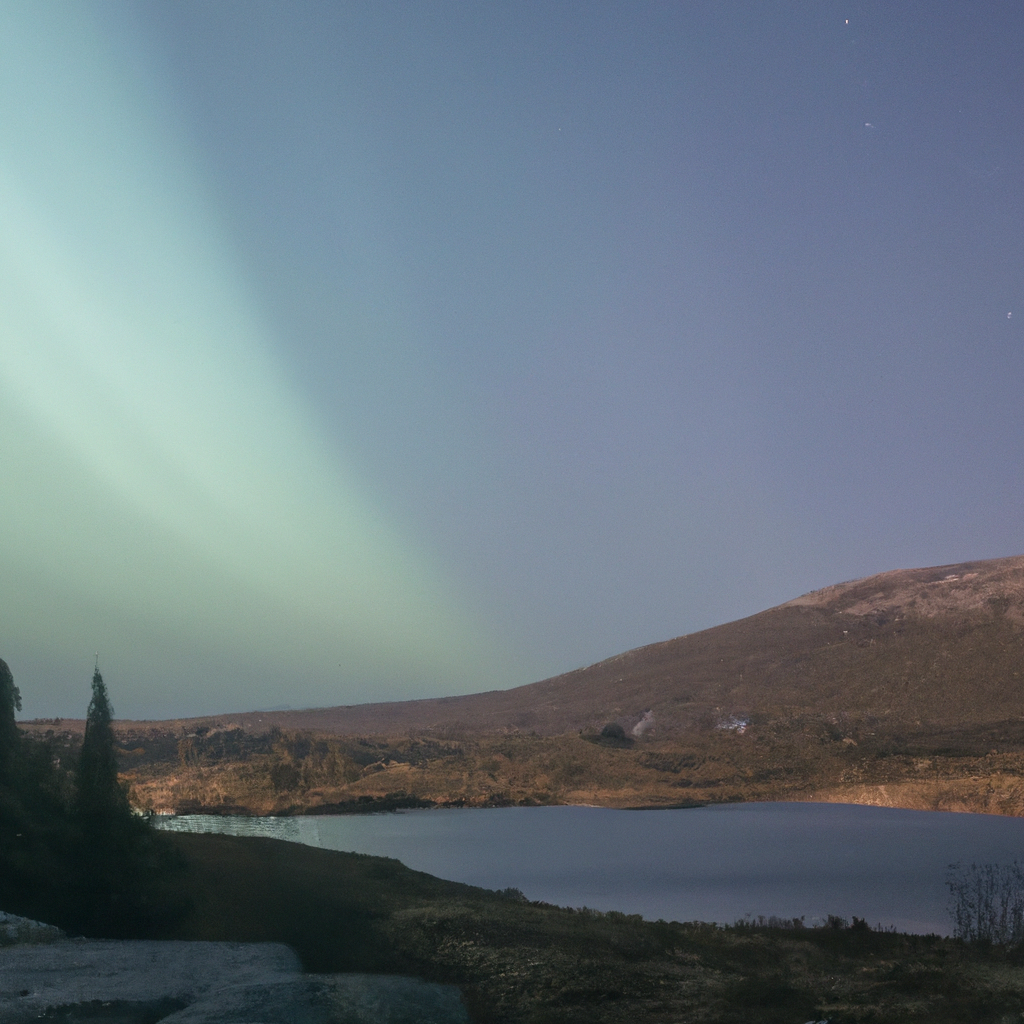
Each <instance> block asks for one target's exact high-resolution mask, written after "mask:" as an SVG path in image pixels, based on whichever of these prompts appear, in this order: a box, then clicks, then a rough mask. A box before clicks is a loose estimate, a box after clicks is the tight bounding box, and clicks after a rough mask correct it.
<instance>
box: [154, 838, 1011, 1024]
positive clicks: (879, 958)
mask: <svg viewBox="0 0 1024 1024" xmlns="http://www.w3.org/2000/svg"><path fill="white" fill-rule="evenodd" d="M173 841H174V842H175V844H176V845H177V848H178V849H179V850H180V851H181V853H182V855H183V856H184V857H185V858H186V859H187V861H188V863H189V865H190V867H189V871H188V873H187V875H185V877H184V879H183V883H182V884H183V885H184V886H185V887H186V890H187V894H188V896H189V902H190V905H191V907H192V910H191V912H190V913H189V914H188V916H187V917H185V918H184V919H182V920H181V921H180V922H179V923H178V924H177V925H175V927H174V928H173V929H169V930H168V931H167V933H166V934H167V935H168V936H170V937H175V938H192V939H233V940H243V941H249V940H261V941H265V940H274V941H281V942H287V943H288V944H289V945H291V946H293V947H294V948H295V949H296V951H297V952H298V953H299V956H300V957H301V959H302V962H303V964H304V966H305V968H306V969H307V970H310V971H316V972H328V971H374V972H399V973H410V974H415V975H418V976H420V977H424V978H427V979H430V980H434V981H443V982H450V983H454V984H457V985H459V986H460V987H461V989H462V991H463V994H464V999H465V1001H466V1004H467V1006H468V1007H469V1009H470V1012H471V1014H472V1016H473V1018H474V1020H476V1021H478V1022H480V1024H547V1022H552V1024H553V1022H559V1024H574V1022H579V1024H584V1022H586V1024H591V1022H594V1021H602V1022H609V1024H611V1022H620V1021H621V1022H627V1021H629V1022H632V1021H637V1020H644V1021H652V1022H658V1021H665V1022H668V1021H679V1020H686V1021H692V1022H695V1024H696V1022H708V1024H710V1022H719V1024H733V1022H735V1024H741V1022H742V1024H759V1022H765V1024H767V1022H776V1021H780V1022H781V1021H786V1022H790V1024H791V1022H794V1021H796V1022H803V1021H807V1020H825V1019H827V1020H829V1021H831V1022H833V1024H845V1022H850V1024H852V1022H861V1021H863V1022H867V1021H878V1022H881V1021H886V1022H889V1021H899V1022H915V1021H921V1022H925V1021H927V1022H929V1024H944V1022H950V1024H953V1022H957V1024H962V1022H963V1021H972V1022H975V1024H988V1022H992V1024H995V1022H998V1021H1004V1020H1009V1019H1013V1020H1016V1019H1019V1015H1020V1014H1021V1013H1024V956H1022V955H1021V954H1020V953H1019V952H1018V951H1015V950H1008V949H1006V948H1003V947H997V946H992V945H984V944H977V943H974V944H968V943H964V942H961V941H958V940H955V939H943V938H938V937H936V936H912V935H900V934H895V933H893V932H884V931H872V930H870V929H869V928H867V927H866V926H865V924H864V922H863V921H858V920H856V919H855V920H854V921H853V922H852V923H849V922H847V921H844V920H842V919H840V918H838V917H833V918H830V919H829V921H828V923H827V924H826V925H825V926H824V927H821V928H806V927H804V926H803V922H802V921H779V920H774V919H771V920H764V919H762V920H757V921H747V922H743V923H740V924H737V925H735V926H732V927H726V928H722V927H716V926H714V925H708V924H701V923H690V924H680V923H675V922H671V923H670V922H665V921H658V922H651V921H644V920H642V919H641V918H640V917H639V916H631V915H625V914H619V913H607V914H604V913H598V912H596V911H592V910H587V909H567V908H558V907H552V906H548V905H545V904H540V903H530V902H527V901H526V900H525V898H524V897H523V896H522V894H520V893H518V892H516V891H515V890H507V891H505V892H490V891H488V890H484V889H478V888H474V887H472V886H467V885H460V884H458V883H454V882H446V881H442V880H441V879H437V878H433V877H431V876H429V875H424V874H421V873H419V872H414V871H410V870H409V869H407V868H405V867H403V866H402V865H401V864H400V863H398V862H397V861H394V860H386V859H383V858H379V857H367V856H362V855H358V854H347V853H337V852H333V851H328V850H318V849H313V848H309V847H304V846H300V845H298V844H293V843H285V842H282V841H279V840H272V839H249V838H246V839H242V838H238V837H233V836H216V835H189V834H183V833H176V834H173Z"/></svg>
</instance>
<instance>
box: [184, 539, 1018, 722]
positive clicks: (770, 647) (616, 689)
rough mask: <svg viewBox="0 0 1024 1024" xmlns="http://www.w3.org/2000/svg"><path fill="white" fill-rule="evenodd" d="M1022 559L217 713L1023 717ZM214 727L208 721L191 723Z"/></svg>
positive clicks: (461, 717)
mask: <svg viewBox="0 0 1024 1024" xmlns="http://www.w3.org/2000/svg"><path fill="white" fill-rule="evenodd" d="M1022 655H1024V556H1018V557H1014V558H1000V559H994V560H990V561H982V562H965V563H962V564H959V565H944V566H938V567H934V568H927V569H898V570H895V571H892V572H886V573H881V574H879V575H877V576H869V577H867V578H866V579H862V580H855V581H853V582H850V583H840V584H837V585H835V586H830V587H825V588H824V589H822V590H817V591H814V592H813V593H810V594H806V595H804V596H803V597H798V598H796V599H795V600H793V601H790V602H788V603H787V604H783V605H780V606H778V607H776V608H771V609H769V610H767V611H764V612H760V613H758V614H757V615H752V616H750V617H749V618H745V619H740V620H738V621H736V622H730V623H727V624H725V625H722V626H716V627H714V628H712V629H707V630H703V631H702V632H700V633H693V634H691V635H689V636H682V637H677V638H676V639H674V640H667V641H664V642H663V643H657V644H651V645H649V646H646V647H640V648H637V649H635V650H632V651H628V652H626V653H625V654H620V655H618V656H616V657H613V658H609V659H608V660H606V661H602V662H598V663H597V664H595V665H591V666H589V667H588V668H581V669H577V670H575V671H573V672H568V673H566V674H565V675H561V676H556V677H554V678H552V679H546V680H543V681H541V682H537V683H532V684H529V685H527V686H519V687H516V688H514V689H511V690H496V691H492V692H488V693H477V694H471V695H467V696H463V697H443V698H437V699H433V700H418V701H401V702H395V703H389V704H361V705H355V706H344V707H334V708H320V709H313V710H309V711H277V712H259V713H257V712H252V713H247V714H240V715H229V716H219V719H218V720H219V721H222V722H224V723H226V722H228V721H230V723H231V724H232V725H238V726H241V727H243V728H246V729H249V730H253V729H266V728H268V727H270V726H275V725H276V726H277V727H279V728H281V729H313V730H318V731H327V732H333V733H338V734H342V735H365V734H395V733H401V732H406V731H408V730H410V729H419V730H425V731H438V730H443V729H444V728H445V727H448V728H449V729H451V728H453V727H454V728H455V729H456V731H459V732H467V731H468V732H471V733H479V732H498V731H502V730H506V731H507V730H522V731H529V732H536V733H538V734H540V735H542V736H544V735H547V736H551V735H558V734H560V733H565V732H578V731H580V730H581V729H586V728H588V727H600V726H601V725H603V724H604V723H606V722H608V721H609V720H614V719H621V721H622V723H623V724H624V725H627V726H630V725H632V724H633V723H634V722H635V721H637V720H638V719H639V718H640V716H641V714H642V713H643V711H644V710H646V709H651V710H653V712H654V718H655V721H656V723H657V733H658V735H660V736H667V735H672V734H675V733H678V732H679V731H680V730H684V729H686V728H689V727H692V726H694V725H699V724H702V723H703V724H711V723H712V719H713V718H715V716H718V715H726V716H728V715H750V714H757V713H765V714H774V713H785V714H790V715H791V714H800V715H807V714H813V715H824V716H835V717H846V718H855V719H858V720H863V719H870V718H877V719H879V720H885V721H888V722H890V723H899V724H901V725H908V726H909V725H917V724H930V725H936V726H952V725H958V726H960V725H965V724H981V723H985V722H993V721H1002V720H1005V719H1012V718H1017V717H1021V716H1024V677H1022V675H1021V673H1022V671H1024V658H1022ZM196 721H197V722H202V723H203V724H207V725H213V724H214V721H215V720H214V719H212V718H211V719H201V720H196Z"/></svg>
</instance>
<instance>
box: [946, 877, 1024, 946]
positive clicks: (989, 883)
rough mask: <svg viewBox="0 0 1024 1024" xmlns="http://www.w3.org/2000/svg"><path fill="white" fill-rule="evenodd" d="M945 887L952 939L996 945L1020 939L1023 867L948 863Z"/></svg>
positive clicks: (1022, 932) (1022, 934) (1023, 910)
mask: <svg viewBox="0 0 1024 1024" xmlns="http://www.w3.org/2000/svg"><path fill="white" fill-rule="evenodd" d="M946 884H947V885H948V886H949V894H950V906H949V913H950V916H951V917H952V918H953V934H954V936H956V938H958V939H963V940H964V941H966V942H985V943H992V944H993V945H997V946H1011V945H1016V944H1017V943H1019V942H1021V941H1022V940H1024V865H1021V864H1020V863H1019V862H1018V861H1014V862H1013V863H1012V864H1008V865H999V864H980V865H979V864H972V865H971V866H970V867H967V868H965V867H963V866H962V865H961V864H951V865H950V869H949V875H948V877H947V880H946Z"/></svg>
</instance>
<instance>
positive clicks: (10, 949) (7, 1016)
mask: <svg viewBox="0 0 1024 1024" xmlns="http://www.w3.org/2000/svg"><path fill="white" fill-rule="evenodd" d="M300 971H301V965H300V963H299V958H298V957H297V956H296V955H295V953H294V952H293V951H292V950H291V949H289V948H288V947H287V946H283V945H279V944H277V943H270V942H259V943H243V942H161V941H152V942H142V941H140V942H118V941H114V940H109V941H108V940H103V939H70V940H65V941H63V942H53V943H50V944H48V945H21V946H7V947H5V948H0V1022H3V1024H6V1022H7V1021H14V1020H21V1019H23V1017H24V1015H25V1013H26V1012H27V1011H32V1012H33V1013H34V1014H35V1015H38V1014H39V1013H41V1012H42V1011H44V1010H45V1009H46V1008H47V1007H53V1006H66V1005H69V1004H73V1003H88V1002H93V1001H99V1002H101V1003H103V1002H118V1001H121V1002H152V1001H153V1000H161V999H173V1000H178V1001H180V1002H184V1003H192V1002H194V1001H195V1000H196V999H199V998H201V997H202V996H204V995H207V994H208V993H210V992H211V991H213V990H214V989H218V988H223V987H225V986H226V985H246V984H261V983H266V982H268V981H274V980H278V979H280V980H284V979H286V978H293V977H296V976H297V975H298V974H299V973H300Z"/></svg>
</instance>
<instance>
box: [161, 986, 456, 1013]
mask: <svg viewBox="0 0 1024 1024" xmlns="http://www.w3.org/2000/svg"><path fill="white" fill-rule="evenodd" d="M257 1022H258V1024H469V1016H468V1014H467V1013H466V1008H465V1007H464V1006H463V1004H462V999H461V997H460V994H459V990H458V989H457V988H456V987H455V986H454V985H435V984H431V983H429V982H425V981H420V980H419V979H418V978H405V977H391V976H387V975H379V974H320V975H316V974H314V975H305V976H303V977H301V978H297V979H295V980H292V981H281V982H275V983H271V984H266V985H249V986H238V987H232V988H229V989H222V990H220V991H218V992H214V993H212V994H211V995H210V996H208V997H206V998H205V999H202V1000H199V1001H197V1002H195V1003H193V1004H192V1005H191V1006H189V1007H187V1008H186V1009H183V1010H180V1011H178V1012H177V1013H173V1014H171V1015H170V1016H168V1017H165V1018H164V1020H163V1021H162V1024H257Z"/></svg>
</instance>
